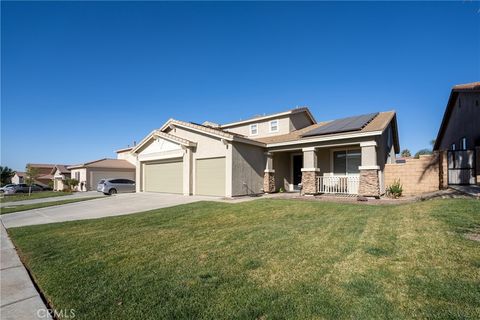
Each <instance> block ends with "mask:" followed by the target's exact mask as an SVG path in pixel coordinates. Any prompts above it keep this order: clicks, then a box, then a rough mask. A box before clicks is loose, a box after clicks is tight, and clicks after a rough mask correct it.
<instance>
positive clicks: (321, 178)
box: [129, 108, 400, 197]
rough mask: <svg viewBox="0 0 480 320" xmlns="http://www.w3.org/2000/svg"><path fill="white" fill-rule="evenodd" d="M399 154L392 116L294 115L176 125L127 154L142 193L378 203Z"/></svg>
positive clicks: (171, 123)
mask: <svg viewBox="0 0 480 320" xmlns="http://www.w3.org/2000/svg"><path fill="white" fill-rule="evenodd" d="M399 150H400V146H399V140H398V129H397V121H396V113H395V112H394V111H387V112H376V113H372V114H366V115H361V116H355V117H348V118H343V119H338V120H333V121H323V122H317V121H316V120H315V118H314V117H313V115H312V114H311V112H310V110H309V109H308V108H296V109H292V110H288V111H286V112H280V113H275V114H271V115H266V116H259V117H254V118H251V119H248V120H242V121H237V122H232V123H227V124H223V125H219V124H215V123H212V122H205V123H203V124H197V123H192V122H184V121H180V120H175V119H170V120H168V121H167V122H166V123H165V124H164V125H163V126H162V127H161V128H159V129H156V130H153V131H152V132H151V133H150V134H149V135H147V136H146V137H145V138H144V139H143V140H142V141H141V142H140V143H139V144H138V145H136V146H135V147H134V148H132V149H131V150H130V151H129V152H130V154H131V155H133V156H134V157H135V158H136V181H137V192H142V191H146V192H166V193H179V194H184V195H212V196H225V197H232V196H240V195H246V194H258V193H262V192H267V193H268V192H276V191H282V190H285V191H296V190H300V189H301V192H302V193H303V194H306V195H308V194H317V193H347V194H358V195H363V196H374V197H378V196H380V195H381V194H383V193H384V192H385V186H384V176H383V169H384V166H385V164H386V163H394V162H395V154H396V153H398V152H399Z"/></svg>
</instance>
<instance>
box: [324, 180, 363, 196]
mask: <svg viewBox="0 0 480 320" xmlns="http://www.w3.org/2000/svg"><path fill="white" fill-rule="evenodd" d="M359 184H360V177H359V176H319V177H317V190H318V193H332V194H346V195H358V186H359Z"/></svg>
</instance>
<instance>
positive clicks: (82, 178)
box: [70, 168, 88, 191]
mask: <svg viewBox="0 0 480 320" xmlns="http://www.w3.org/2000/svg"><path fill="white" fill-rule="evenodd" d="M77 172H78V173H79V174H80V176H79V177H78V176H77ZM70 176H71V177H72V179H77V180H78V186H77V187H75V190H77V191H85V189H83V190H81V189H80V184H81V183H82V182H83V183H88V181H87V179H88V178H87V169H86V168H79V169H72V170H70ZM87 185H88V184H87Z"/></svg>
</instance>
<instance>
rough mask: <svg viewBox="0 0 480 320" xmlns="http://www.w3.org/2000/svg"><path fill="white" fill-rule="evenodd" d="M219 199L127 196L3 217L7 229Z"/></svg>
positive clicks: (174, 195)
mask: <svg viewBox="0 0 480 320" xmlns="http://www.w3.org/2000/svg"><path fill="white" fill-rule="evenodd" d="M220 199H221V198H218V197H206V196H183V195H177V194H161V193H149V192H141V193H124V194H117V195H114V196H109V197H103V198H100V199H93V200H89V201H82V202H75V203H69V204H64V205H59V206H53V207H47V208H40V209H33V210H26V211H20V212H14V213H9V214H3V215H1V216H0V220H1V221H2V223H3V224H4V225H5V228H7V229H8V228H12V227H21V226H30V225H37V224H46V223H54V222H63V221H73V220H83V219H96V218H102V217H112V216H119V215H125V214H130V213H138V212H142V211H148V210H154V209H159V208H166V207H171V206H176V205H180V204H186V203H192V202H197V201H201V200H210V201H218V200H220Z"/></svg>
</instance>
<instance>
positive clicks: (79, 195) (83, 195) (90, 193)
mask: <svg viewBox="0 0 480 320" xmlns="http://www.w3.org/2000/svg"><path fill="white" fill-rule="evenodd" d="M101 196H104V194H103V193H100V192H97V191H88V192H75V193H73V194H70V195H68V196H58V197H49V198H41V199H32V200H22V201H12V202H6V203H0V208H3V207H14V206H20V205H25V204H35V203H44V202H53V201H62V200H69V199H82V198H89V197H101ZM7 197H8V196H7ZM7 197H6V198H7ZM105 197H106V196H105ZM7 199H8V198H7Z"/></svg>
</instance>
